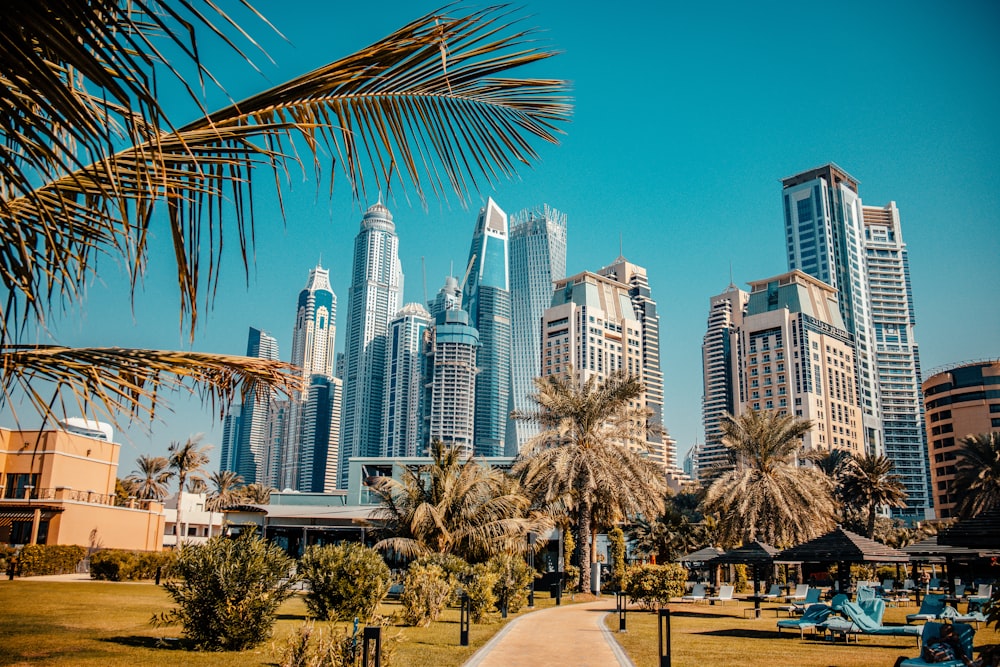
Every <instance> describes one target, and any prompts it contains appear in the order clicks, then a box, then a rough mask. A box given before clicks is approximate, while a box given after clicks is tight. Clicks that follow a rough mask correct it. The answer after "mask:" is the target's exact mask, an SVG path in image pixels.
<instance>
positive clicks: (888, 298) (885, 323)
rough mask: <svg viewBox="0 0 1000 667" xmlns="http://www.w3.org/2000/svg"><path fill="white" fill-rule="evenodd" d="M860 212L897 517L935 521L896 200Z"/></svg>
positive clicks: (906, 265)
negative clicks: (897, 492)
mask: <svg viewBox="0 0 1000 667" xmlns="http://www.w3.org/2000/svg"><path fill="white" fill-rule="evenodd" d="M862 211H863V212H864V229H865V239H864V246H865V267H866V269H867V273H868V290H869V294H870V297H871V313H872V329H873V335H874V338H873V341H874V345H875V369H876V372H877V374H878V376H877V377H878V387H879V397H880V399H881V401H882V404H881V408H882V426H883V428H882V432H883V443H884V445H885V455H886V456H888V457H889V458H890V459H891V460H892V462H893V472H894V473H895V474H897V475H899V476H900V477H901V478H902V480H903V484H905V485H906V494H907V500H906V505H907V506H906V507H905V508H894V509H893V516H896V517H899V518H903V519H907V520H913V521H921V520H923V519H930V518H933V514H932V513H931V512H932V507H933V503H932V500H931V493H930V486H929V485H930V469H929V466H928V461H927V435H926V433H925V431H924V403H923V400H922V397H921V391H920V376H921V374H920V352H919V350H918V348H917V339H916V337H915V336H914V332H913V328H914V325H915V324H916V317H915V315H914V313H913V290H912V289H911V287H910V263H909V257H908V254H907V250H906V244H905V243H904V242H903V233H902V229H901V228H900V224H899V210H898V209H897V208H896V202H889V204H888V205H886V206H883V207H879V206H863V207H862Z"/></svg>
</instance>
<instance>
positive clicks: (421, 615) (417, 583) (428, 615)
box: [400, 563, 452, 626]
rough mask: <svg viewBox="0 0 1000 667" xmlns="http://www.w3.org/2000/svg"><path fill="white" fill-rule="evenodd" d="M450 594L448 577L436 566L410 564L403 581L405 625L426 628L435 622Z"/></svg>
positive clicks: (450, 588) (401, 600)
mask: <svg viewBox="0 0 1000 667" xmlns="http://www.w3.org/2000/svg"><path fill="white" fill-rule="evenodd" d="M451 594H452V586H451V584H449V583H448V575H447V574H445V571H444V570H443V569H442V568H441V567H440V566H438V565H433V564H429V565H422V564H420V563H412V564H411V565H410V567H409V569H408V570H407V572H406V577H405V578H404V579H403V595H402V596H401V597H400V602H401V603H402V605H403V620H404V622H406V624H407V625H416V626H426V625H430V623H431V621H436V620H437V619H438V616H440V615H441V611H442V610H443V609H444V607H445V604H446V603H447V601H448V598H449V597H450V596H451Z"/></svg>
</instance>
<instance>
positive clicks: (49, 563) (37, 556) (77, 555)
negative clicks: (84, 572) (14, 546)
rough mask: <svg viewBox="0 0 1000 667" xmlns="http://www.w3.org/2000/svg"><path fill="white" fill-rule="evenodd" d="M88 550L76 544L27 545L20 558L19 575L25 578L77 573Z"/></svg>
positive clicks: (23, 548) (22, 549)
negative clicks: (77, 568)
mask: <svg viewBox="0 0 1000 667" xmlns="http://www.w3.org/2000/svg"><path fill="white" fill-rule="evenodd" d="M86 555H87V550H86V549H84V548H83V547H80V546H77V545H75V544H65V545H63V544H52V545H45V544H27V545H25V546H23V547H21V554H20V555H19V556H18V563H19V564H20V565H19V568H20V569H19V570H18V574H20V575H21V576H23V577H32V576H39V575H43V574H67V573H71V572H76V566H77V565H79V564H80V561H82V560H83V559H84V557H85V556H86Z"/></svg>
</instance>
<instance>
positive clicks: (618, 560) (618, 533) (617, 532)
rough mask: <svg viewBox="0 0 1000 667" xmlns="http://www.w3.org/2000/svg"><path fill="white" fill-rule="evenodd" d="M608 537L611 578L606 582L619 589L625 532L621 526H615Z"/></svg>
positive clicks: (623, 569)
mask: <svg viewBox="0 0 1000 667" xmlns="http://www.w3.org/2000/svg"><path fill="white" fill-rule="evenodd" d="M609 537H610V546H609V549H610V551H611V579H610V581H609V582H608V583H609V587H610V588H612V589H613V590H617V591H620V590H621V589H622V579H623V578H624V577H625V533H624V532H623V531H622V529H621V528H619V527H618V526H615V527H614V529H613V530H612V531H611V534H610V535H609Z"/></svg>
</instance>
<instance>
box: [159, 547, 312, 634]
mask: <svg viewBox="0 0 1000 667" xmlns="http://www.w3.org/2000/svg"><path fill="white" fill-rule="evenodd" d="M291 569H292V559H291V558H289V557H288V556H286V555H285V553H284V551H282V550H281V549H280V548H279V547H277V546H274V545H271V544H268V543H267V542H265V541H264V540H263V539H262V538H260V537H258V536H257V535H256V533H255V532H253V531H250V530H246V531H244V532H243V533H241V534H240V535H239V536H237V537H236V538H235V539H231V538H227V537H213V538H212V539H210V540H209V541H208V542H206V543H205V544H193V545H188V546H186V547H184V549H182V550H181V551H180V553H179V554H178V556H177V562H176V564H175V565H174V567H173V568H172V572H171V574H172V576H174V577H177V579H171V580H169V581H167V582H166V583H165V584H164V588H165V589H166V590H167V592H168V593H169V594H170V597H171V598H173V600H174V602H175V603H176V604H177V607H176V608H174V609H171V610H170V611H168V612H165V613H163V614H161V615H159V616H156V617H154V618H153V623H154V624H155V625H173V624H180V625H182V626H183V628H184V636H185V637H186V638H187V639H188V640H189V641H190V642H191V645H192V647H193V648H195V649H198V650H210V651H242V650H245V649H248V648H253V647H254V646H257V645H258V644H260V643H261V642H263V641H264V640H265V639H267V638H268V636H269V635H270V634H271V629H272V627H273V626H274V623H275V620H276V619H275V613H276V612H277V609H278V606H279V605H280V604H281V603H282V602H283V601H284V600H285V599H286V598H288V597H289V596H290V595H291V594H292V585H293V584H294V583H295V582H296V579H295V577H294V576H292V575H290V572H291Z"/></svg>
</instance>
